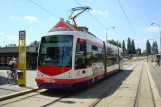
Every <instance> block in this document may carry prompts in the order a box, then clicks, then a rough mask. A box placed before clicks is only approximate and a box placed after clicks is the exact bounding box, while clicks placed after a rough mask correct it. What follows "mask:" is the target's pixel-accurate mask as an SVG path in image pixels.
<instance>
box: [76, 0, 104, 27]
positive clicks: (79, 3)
mask: <svg viewBox="0 0 161 107" xmlns="http://www.w3.org/2000/svg"><path fill="white" fill-rule="evenodd" d="M74 1H75V2H76V3H77V4H78V5H80V6H82V5H81V4H80V3H79V2H78V1H77V0H74ZM87 12H88V14H89V15H90V16H91V17H93V18H94V19H95V20H96V21H97V22H98V23H99V24H100V25H101V26H102V27H103V28H104V29H106V27H105V26H104V25H103V24H102V23H101V22H100V21H99V20H98V19H97V18H95V17H94V16H93V15H92V14H91V13H90V12H89V11H87Z"/></svg>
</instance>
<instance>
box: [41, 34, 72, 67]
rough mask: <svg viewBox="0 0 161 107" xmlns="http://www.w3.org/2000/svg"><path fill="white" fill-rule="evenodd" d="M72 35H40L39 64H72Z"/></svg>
mask: <svg viewBox="0 0 161 107" xmlns="http://www.w3.org/2000/svg"><path fill="white" fill-rule="evenodd" d="M72 45H73V36H72V35H53V36H47V37H42V39H41V45H40V50H39V65H56V66H72Z"/></svg>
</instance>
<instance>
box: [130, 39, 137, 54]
mask: <svg viewBox="0 0 161 107" xmlns="http://www.w3.org/2000/svg"><path fill="white" fill-rule="evenodd" d="M131 54H136V50H135V42H134V39H133V40H132V42H131Z"/></svg>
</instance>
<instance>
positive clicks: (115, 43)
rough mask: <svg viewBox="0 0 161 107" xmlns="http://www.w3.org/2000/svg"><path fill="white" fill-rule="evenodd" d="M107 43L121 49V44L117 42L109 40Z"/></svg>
mask: <svg viewBox="0 0 161 107" xmlns="http://www.w3.org/2000/svg"><path fill="white" fill-rule="evenodd" d="M108 42H109V43H110V44H113V45H115V46H119V47H120V48H121V43H120V42H119V41H115V40H113V39H111V40H108Z"/></svg>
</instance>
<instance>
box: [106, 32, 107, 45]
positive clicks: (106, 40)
mask: <svg viewBox="0 0 161 107" xmlns="http://www.w3.org/2000/svg"><path fill="white" fill-rule="evenodd" d="M106 42H107V29H106Z"/></svg>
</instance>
